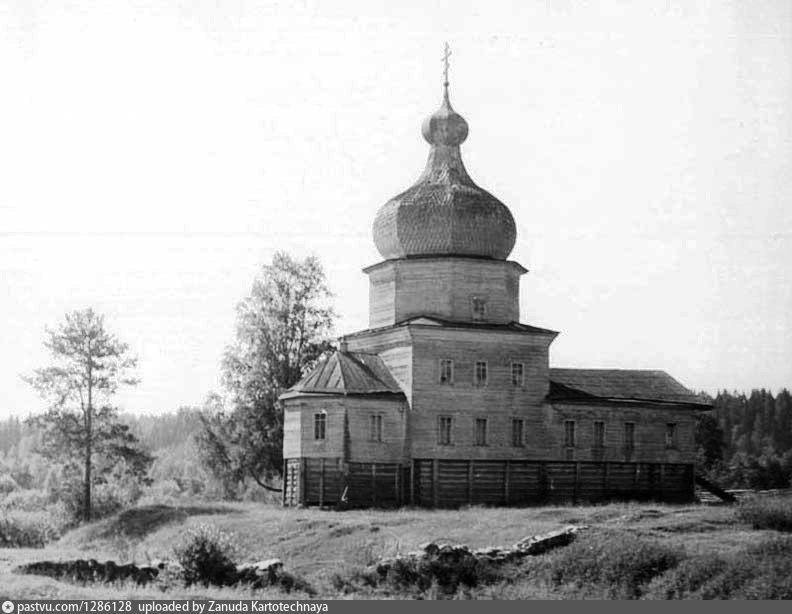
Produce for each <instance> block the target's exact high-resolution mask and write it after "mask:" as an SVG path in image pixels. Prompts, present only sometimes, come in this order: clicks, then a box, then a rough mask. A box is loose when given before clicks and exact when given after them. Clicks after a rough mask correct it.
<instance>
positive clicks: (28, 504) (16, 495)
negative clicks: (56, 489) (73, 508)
mask: <svg viewBox="0 0 792 614" xmlns="http://www.w3.org/2000/svg"><path fill="white" fill-rule="evenodd" d="M49 504H50V500H49V498H48V497H47V493H46V492H44V491H41V490H15V491H14V492H12V493H9V494H8V495H6V496H5V497H4V498H3V502H2V507H3V509H5V510H27V511H30V512H39V511H41V510H42V509H44V508H46V507H47V506H49Z"/></svg>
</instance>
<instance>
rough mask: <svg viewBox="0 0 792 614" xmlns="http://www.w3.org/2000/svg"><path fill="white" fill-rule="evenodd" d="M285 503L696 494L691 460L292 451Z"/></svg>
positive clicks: (674, 498)
mask: <svg viewBox="0 0 792 614" xmlns="http://www.w3.org/2000/svg"><path fill="white" fill-rule="evenodd" d="M285 468H286V480H285V486H284V488H285V492H284V498H283V501H284V505H297V504H298V503H302V504H303V505H320V506H321V505H336V504H338V503H340V502H341V501H342V496H343V495H344V492H345V491H346V502H345V503H346V504H347V505H349V506H350V507H398V506H400V505H402V504H413V505H419V506H422V507H459V506H461V505H532V504H540V503H548V504H556V503H558V504H563V503H572V504H574V503H584V502H600V501H607V500H614V499H616V500H619V499H624V500H657V501H667V502H687V501H691V500H692V499H693V496H694V490H693V489H694V484H693V465H692V464H683V463H621V462H607V463H606V462H587V461H579V462H575V461H529V460H519V461H515V460H505V461H478V460H441V459H419V460H414V461H413V463H412V465H411V466H406V467H404V466H401V465H399V464H397V463H346V466H345V465H344V464H343V463H342V461H341V459H337V458H330V459H326V458H302V459H289V460H287V461H286V463H285Z"/></svg>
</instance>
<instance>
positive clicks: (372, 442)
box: [281, 84, 709, 507]
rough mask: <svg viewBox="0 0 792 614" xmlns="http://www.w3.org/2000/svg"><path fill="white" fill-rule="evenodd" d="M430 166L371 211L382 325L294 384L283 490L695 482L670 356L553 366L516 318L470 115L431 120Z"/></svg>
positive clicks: (570, 497)
mask: <svg viewBox="0 0 792 614" xmlns="http://www.w3.org/2000/svg"><path fill="white" fill-rule="evenodd" d="M422 132H423V135H424V138H425V139H426V140H427V141H428V142H429V144H430V146H431V147H430V152H429V159H428V161H427V165H426V169H425V170H424V172H423V174H422V175H421V176H420V178H419V179H418V181H417V182H416V183H415V185H413V186H412V187H411V188H409V189H407V190H406V191H404V192H403V193H401V194H400V195H398V196H396V197H395V198H393V199H392V200H390V201H389V202H387V203H386V204H385V205H384V206H383V207H382V208H381V209H380V211H379V212H378V213H377V215H376V218H375V220H374V229H373V234H374V242H375V244H376V246H377V249H378V250H379V251H380V253H381V255H382V257H383V261H382V262H380V263H378V264H375V265H373V266H370V267H367V268H366V269H364V273H366V274H367V275H368V276H369V328H368V329H366V330H363V331H359V332H356V333H353V334H349V335H346V336H344V337H342V338H341V339H340V340H339V347H338V350H337V351H335V352H334V353H333V354H332V355H331V356H330V357H329V358H328V359H327V360H325V361H324V362H323V363H321V364H319V365H318V366H317V367H316V368H315V369H314V370H313V371H312V372H311V373H309V374H308V375H307V376H306V377H304V378H303V379H302V380H301V381H300V382H298V383H297V384H296V385H295V386H293V387H292V388H291V389H290V390H288V391H287V392H286V393H284V394H283V395H282V396H281V402H282V403H283V407H284V446H283V449H284V491H283V501H284V504H286V505H298V504H302V505H314V504H315V505H331V504H339V503H343V504H346V505H350V506H389V505H392V506H396V505H402V504H415V505H425V506H435V507H437V506H455V505H464V504H531V503H538V502H547V501H550V502H553V501H558V502H561V501H578V500H580V501H582V500H590V501H596V500H607V499H612V498H636V499H641V498H644V499H649V498H652V499H658V500H665V501H686V500H690V499H692V497H693V480H694V472H693V462H694V457H695V446H694V441H693V427H694V419H695V412H696V411H699V410H706V409H708V408H709V406H708V405H706V404H704V403H703V402H702V401H701V399H700V398H698V397H696V396H695V395H694V394H693V393H691V392H690V391H689V390H687V389H686V388H685V387H684V386H682V385H681V384H679V383H678V382H677V381H676V380H674V379H673V378H672V377H671V376H669V375H668V374H666V373H664V372H662V371H633V370H606V369H554V368H550V365H549V348H550V345H551V344H552V342H553V340H554V339H555V338H556V336H557V335H558V333H557V332H555V331H552V330H547V329H543V328H537V327H534V326H529V325H527V324H521V323H520V322H519V314H520V307H519V285H520V277H521V276H522V275H523V274H525V273H526V272H527V271H526V269H525V268H523V267H522V266H521V265H520V264H518V263H516V262H513V261H509V260H508V256H509V254H510V253H511V251H512V248H513V247H514V243H515V240H516V226H515V223H514V219H513V217H512V215H511V212H510V211H509V209H508V208H507V207H506V206H505V205H504V204H503V203H501V202H500V201H499V200H498V199H497V198H495V197H494V196H493V195H491V194H490V193H489V192H486V191H485V190H483V189H481V188H480V187H478V186H477V185H476V184H475V183H474V182H473V180H472V179H471V178H470V176H469V175H468V173H467V171H466V170H465V167H464V165H463V163H462V157H461V153H460V147H459V146H460V145H461V143H462V142H463V141H464V140H465V138H466V137H467V133H468V126H467V122H466V121H465V120H464V119H463V118H462V117H461V116H460V115H459V114H458V113H456V111H454V109H453V108H452V107H451V104H450V101H449V96H448V87H447V84H446V88H445V91H444V96H443V101H442V104H441V106H440V109H439V110H438V111H436V112H435V113H434V114H433V115H432V116H431V117H429V118H428V119H427V120H426V121H425V122H424V124H423V128H422Z"/></svg>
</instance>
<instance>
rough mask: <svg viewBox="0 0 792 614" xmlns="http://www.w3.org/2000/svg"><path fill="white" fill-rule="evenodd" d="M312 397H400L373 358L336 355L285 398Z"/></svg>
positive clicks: (386, 372)
mask: <svg viewBox="0 0 792 614" xmlns="http://www.w3.org/2000/svg"><path fill="white" fill-rule="evenodd" d="M295 393H315V394H383V393H389V394H402V391H401V388H399V384H398V383H397V382H396V380H395V379H393V376H392V375H391V373H390V371H389V370H388V367H386V366H385V363H383V362H382V359H381V358H380V357H379V356H377V355H376V354H366V353H363V352H345V351H341V350H338V351H335V352H333V353H332V354H331V355H330V356H329V357H328V358H327V359H326V360H324V361H322V362H320V363H319V364H318V365H317V366H316V367H315V368H314V369H313V371H311V372H310V373H308V375H306V376H305V377H303V378H302V379H301V380H300V381H299V382H297V383H296V384H295V385H294V386H292V387H291V388H289V390H288V392H287V393H286V395H284V396H293V395H294V394H295Z"/></svg>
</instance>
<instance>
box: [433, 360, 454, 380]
mask: <svg viewBox="0 0 792 614" xmlns="http://www.w3.org/2000/svg"><path fill="white" fill-rule="evenodd" d="M444 366H448V367H449V377H448V379H447V380H444V379H443V367H444ZM438 371H439V372H438V375H437V381H438V382H440V383H441V384H447V385H451V384H453V383H454V360H453V359H452V358H440V359H439V361H438Z"/></svg>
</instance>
